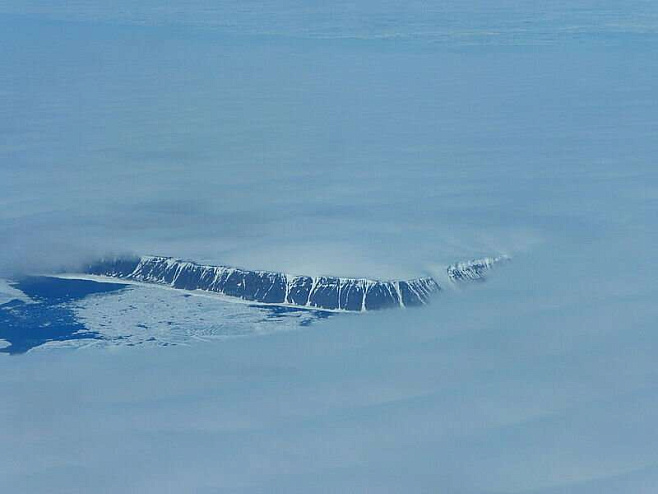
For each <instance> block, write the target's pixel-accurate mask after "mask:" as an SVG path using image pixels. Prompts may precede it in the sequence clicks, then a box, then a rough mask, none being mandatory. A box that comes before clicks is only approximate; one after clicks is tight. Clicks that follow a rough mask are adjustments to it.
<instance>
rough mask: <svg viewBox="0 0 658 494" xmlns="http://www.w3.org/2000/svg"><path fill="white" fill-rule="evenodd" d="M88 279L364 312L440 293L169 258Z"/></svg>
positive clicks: (426, 283) (423, 284)
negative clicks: (96, 278) (113, 280)
mask: <svg viewBox="0 0 658 494" xmlns="http://www.w3.org/2000/svg"><path fill="white" fill-rule="evenodd" d="M86 273H88V274H93V275H100V276H109V277H113V278H120V279H126V280H133V281H141V282H146V283H155V284H162V285H169V286H171V287H173V288H179V289H184V290H203V291H209V292H216V293H222V294H224V295H227V296H230V297H236V298H240V299H242V300H248V301H254V302H259V303H263V304H276V305H290V306H295V307H306V308H312V309H326V310H340V311H352V312H363V311H369V310H376V309H383V308H387V307H409V306H416V305H424V304H426V303H427V302H428V301H429V298H430V296H431V295H432V294H433V293H435V292H438V291H439V290H440V287H439V285H438V284H437V283H436V282H435V281H434V279H432V278H429V277H428V278H418V279H413V280H391V281H379V280H368V279H359V278H338V277H331V276H316V277H312V276H295V275H289V274H284V273H276V272H269V271H250V270H244V269H240V268H232V267H227V266H203V265H199V264H196V263H194V262H189V261H183V260H180V259H174V258H169V257H157V256H142V257H139V258H114V259H103V260H101V261H99V262H97V263H94V264H92V265H90V266H88V267H87V269H86Z"/></svg>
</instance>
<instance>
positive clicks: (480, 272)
mask: <svg viewBox="0 0 658 494" xmlns="http://www.w3.org/2000/svg"><path fill="white" fill-rule="evenodd" d="M505 261H509V258H508V257H506V256H501V257H485V258H484V259H477V260H475V261H467V262H459V263H457V264H453V265H452V266H448V269H447V272H448V277H449V278H450V279H451V280H452V281H483V280H484V278H485V273H486V272H487V271H489V270H490V269H492V268H493V267H494V266H495V265H496V264H498V263H501V262H505Z"/></svg>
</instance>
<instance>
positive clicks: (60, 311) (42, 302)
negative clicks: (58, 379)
mask: <svg viewBox="0 0 658 494" xmlns="http://www.w3.org/2000/svg"><path fill="white" fill-rule="evenodd" d="M13 286H14V287H15V288H17V289H18V290H21V291H22V292H23V293H25V294H26V295H28V296H29V297H30V298H32V300H34V301H35V303H25V302H22V301H19V300H13V301H11V302H9V303H6V304H3V305H0V339H2V340H5V341H7V342H9V343H10V345H9V346H7V347H5V348H2V349H0V352H3V353H9V354H12V355H15V354H20V353H25V352H27V351H28V350H29V349H31V348H34V347H37V346H39V345H43V344H44V343H47V342H49V341H68V340H76V339H83V338H85V339H89V338H95V339H100V338H102V336H101V335H100V334H98V333H96V332H93V331H89V330H87V329H86V328H85V327H84V326H83V325H82V324H81V323H79V322H78V321H77V320H76V319H75V315H74V313H73V311H72V310H71V308H70V307H67V306H66V304H67V303H68V302H72V301H75V300H81V299H83V298H85V297H87V296H89V295H92V294H96V293H108V292H116V291H118V290H123V289H126V287H127V285H125V284H120V283H97V282H95V281H88V280H69V279H60V278H48V277H30V278H25V279H23V280H20V281H17V282H15V283H13Z"/></svg>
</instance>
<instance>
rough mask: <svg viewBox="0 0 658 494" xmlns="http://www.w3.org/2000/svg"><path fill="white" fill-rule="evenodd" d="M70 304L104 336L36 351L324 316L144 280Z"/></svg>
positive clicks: (189, 337)
mask: <svg viewBox="0 0 658 494" xmlns="http://www.w3.org/2000/svg"><path fill="white" fill-rule="evenodd" d="M67 305H68V306H69V307H71V308H72V309H73V312H74V314H75V317H76V319H77V320H78V321H80V322H81V323H82V324H84V326H85V328H87V330H89V331H94V332H96V333H98V334H99V335H101V337H102V338H103V339H88V340H72V341H70V342H52V343H48V344H47V345H43V346H41V347H37V348H35V349H34V350H33V351H42V350H47V349H50V348H53V347H63V346H65V347H90V346H91V347H94V346H107V345H110V346H112V345H114V346H126V345H129V346H134V345H146V346H162V345H189V344H192V343H195V342H199V341H209V340H214V339H224V338H231V337H236V336H248V335H252V336H253V335H263V334H269V333H272V332H274V331H286V330H293V329H299V327H300V325H303V324H309V323H311V322H315V323H317V322H319V321H318V318H317V316H315V315H314V313H312V312H309V311H295V312H284V313H280V314H277V315H276V316H275V315H274V314H273V312H272V310H271V309H268V308H266V307H257V306H254V305H247V304H236V303H233V302H231V301H226V300H222V299H221V298H219V297H216V296H203V295H199V294H195V295H191V294H189V293H185V292H182V291H180V290H166V289H162V288H161V287H152V286H144V285H131V286H130V287H129V288H127V289H125V290H122V291H120V292H110V293H102V294H96V295H92V296H89V297H86V298H84V299H82V300H80V301H76V302H72V303H70V304H67Z"/></svg>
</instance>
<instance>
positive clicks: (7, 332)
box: [0, 277, 333, 355]
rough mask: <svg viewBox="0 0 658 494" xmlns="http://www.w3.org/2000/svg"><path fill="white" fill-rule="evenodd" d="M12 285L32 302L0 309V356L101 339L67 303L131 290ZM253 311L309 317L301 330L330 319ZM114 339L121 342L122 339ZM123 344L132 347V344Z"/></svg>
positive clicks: (75, 283) (43, 280) (269, 310)
mask: <svg viewBox="0 0 658 494" xmlns="http://www.w3.org/2000/svg"><path fill="white" fill-rule="evenodd" d="M12 285H13V286H14V287H15V288H17V289H18V290H20V291H22V292H23V293H25V294H26V295H27V296H29V297H30V298H31V299H32V300H33V301H34V302H33V303H25V302H23V301H20V300H13V301H11V302H9V303H6V304H3V305H0V339H1V340H5V341H7V342H9V344H10V345H9V346H7V347H5V348H1V349H0V352H3V353H9V354H12V355H16V354H21V353H25V352H27V351H28V350H30V349H31V348H34V347H38V346H40V345H43V344H44V343H48V342H50V341H70V340H80V339H98V340H100V339H105V338H106V337H105V336H104V335H102V334H101V333H98V332H95V331H91V330H89V329H87V328H86V327H85V326H84V325H83V324H82V323H81V322H79V321H78V320H77V319H76V318H75V313H74V312H73V310H72V307H71V304H70V303H71V302H75V301H76V300H81V299H83V298H85V297H87V296H89V295H93V294H98V293H110V292H117V291H120V290H126V289H131V288H130V285H126V284H123V283H98V282H95V281H89V280H74V279H61V278H50V277H30V278H25V279H23V280H20V281H17V282H15V283H12ZM185 296H190V295H187V294H186V295H185ZM254 307H258V308H259V309H261V310H262V311H263V312H264V313H265V317H266V318H267V319H270V320H280V319H283V318H285V317H286V314H288V313H290V312H304V313H310V314H311V315H312V316H313V317H312V318H310V319H302V320H300V323H299V324H300V325H301V326H308V325H310V324H312V323H313V322H314V321H316V320H318V319H325V318H327V317H330V316H332V315H333V314H332V313H330V312H326V311H319V310H309V309H304V308H296V307H280V306H267V305H265V306H264V305H257V304H255V305H254ZM137 326H138V327H140V328H142V329H144V330H148V329H149V328H148V327H147V326H146V325H144V324H138V325H137ZM115 338H116V339H122V338H123V337H122V336H119V337H115ZM150 340H153V338H151V339H150ZM146 341H149V340H146ZM126 344H127V345H130V346H132V345H133V344H132V343H126ZM163 345H167V343H163Z"/></svg>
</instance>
